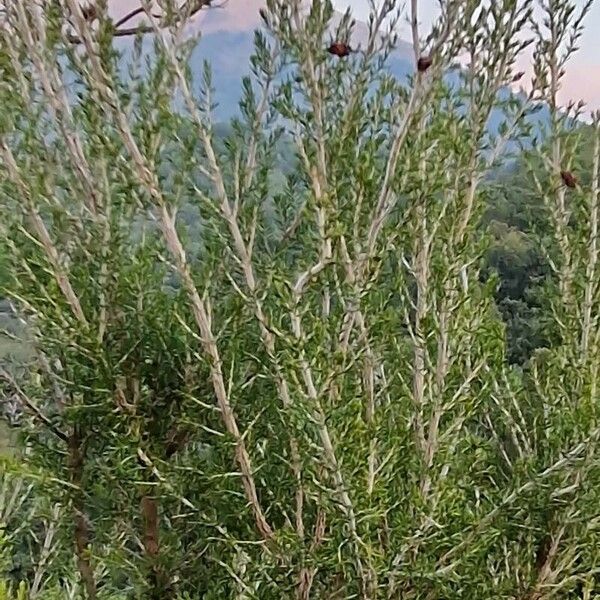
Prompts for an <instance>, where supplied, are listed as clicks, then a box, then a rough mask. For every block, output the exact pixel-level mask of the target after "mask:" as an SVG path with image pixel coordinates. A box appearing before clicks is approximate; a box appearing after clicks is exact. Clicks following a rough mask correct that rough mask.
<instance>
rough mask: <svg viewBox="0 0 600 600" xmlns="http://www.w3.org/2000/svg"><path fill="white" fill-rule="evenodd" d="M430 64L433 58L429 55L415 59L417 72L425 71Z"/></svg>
mask: <svg viewBox="0 0 600 600" xmlns="http://www.w3.org/2000/svg"><path fill="white" fill-rule="evenodd" d="M432 64H433V58H431V56H421V57H420V58H419V60H418V61H417V70H418V71H419V73H425V71H427V69H429V67H430V66H431V65H432Z"/></svg>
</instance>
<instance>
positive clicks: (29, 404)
mask: <svg viewBox="0 0 600 600" xmlns="http://www.w3.org/2000/svg"><path fill="white" fill-rule="evenodd" d="M0 379H3V380H4V381H5V382H6V383H8V384H9V385H10V386H11V387H12V388H13V389H14V391H15V393H16V394H17V397H18V398H19V400H20V402H21V404H22V405H23V406H24V407H25V409H26V410H28V411H29V412H30V413H31V414H33V416H34V417H35V418H36V419H37V420H38V421H40V423H42V424H43V425H44V426H45V427H47V428H48V430H49V431H51V432H52V433H53V434H54V435H55V436H56V437H58V438H59V439H60V440H61V441H63V442H67V441H68V440H69V436H68V435H67V434H66V433H64V432H63V431H61V430H60V429H59V428H58V427H57V426H56V425H55V424H54V423H53V422H52V421H51V420H50V419H49V418H48V417H47V416H46V415H45V414H44V413H43V412H42V411H41V410H40V408H39V407H38V406H36V404H35V403H34V402H33V400H31V398H29V396H27V394H26V393H25V392H24V391H23V390H22V389H21V388H20V387H19V384H18V383H17V382H16V381H15V379H14V377H13V376H12V375H10V373H8V371H7V370H6V369H5V368H4V367H1V366H0Z"/></svg>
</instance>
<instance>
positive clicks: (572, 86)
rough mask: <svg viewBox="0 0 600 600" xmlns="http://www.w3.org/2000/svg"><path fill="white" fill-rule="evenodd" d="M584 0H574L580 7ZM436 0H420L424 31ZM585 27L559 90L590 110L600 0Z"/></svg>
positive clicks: (360, 4) (594, 105) (360, 3)
mask: <svg viewBox="0 0 600 600" xmlns="http://www.w3.org/2000/svg"><path fill="white" fill-rule="evenodd" d="M584 2H585V0H576V2H575V3H576V4H577V5H578V6H579V7H582V6H583V4H584ZM333 4H334V5H335V7H336V8H337V9H338V10H346V9H347V8H348V7H350V8H351V9H352V11H353V13H354V15H355V16H356V18H358V19H363V20H364V19H366V17H367V16H368V14H369V9H368V6H369V3H368V0H333ZM437 7H438V1H437V0H419V15H420V16H419V21H420V23H421V28H422V30H423V31H427V29H428V27H430V26H431V23H432V21H433V20H434V19H435V17H436V15H437V14H438V11H437V10H436V8H437ZM585 22H586V29H585V32H584V35H583V37H582V40H581V42H580V50H579V52H578V53H577V54H576V55H575V57H574V58H573V60H572V61H571V63H570V64H569V66H568V69H567V74H566V76H565V79H564V84H563V89H562V93H561V101H562V102H564V103H566V102H568V101H569V100H580V99H583V100H584V101H585V102H586V103H587V104H588V108H589V109H590V110H600V33H599V32H600V0H595V2H594V4H593V5H592V8H591V11H590V13H589V14H588V15H587V18H586V21H585ZM400 34H401V36H402V37H404V38H405V39H409V37H410V30H409V28H408V25H407V24H403V25H402V29H401V30H400ZM528 67H529V64H528V62H527V61H526V60H525V59H524V61H523V63H522V64H521V65H520V66H519V68H521V69H523V70H524V71H526V72H529V68H528Z"/></svg>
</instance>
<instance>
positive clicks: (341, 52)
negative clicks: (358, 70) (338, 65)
mask: <svg viewBox="0 0 600 600" xmlns="http://www.w3.org/2000/svg"><path fill="white" fill-rule="evenodd" d="M327 52H329V54H333V55H334V56H337V57H339V58H344V57H345V56H348V55H349V54H350V53H351V52H352V48H350V46H349V45H348V44H345V43H344V42H334V43H333V44H331V46H329V48H327Z"/></svg>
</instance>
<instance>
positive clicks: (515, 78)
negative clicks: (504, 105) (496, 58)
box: [510, 71, 525, 83]
mask: <svg viewBox="0 0 600 600" xmlns="http://www.w3.org/2000/svg"><path fill="white" fill-rule="evenodd" d="M523 75H525V71H519V72H518V73H515V74H514V75H513V78H512V79H511V80H510V81H511V83H516V82H517V81H519V80H520V79H521V78H522V77H523Z"/></svg>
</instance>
